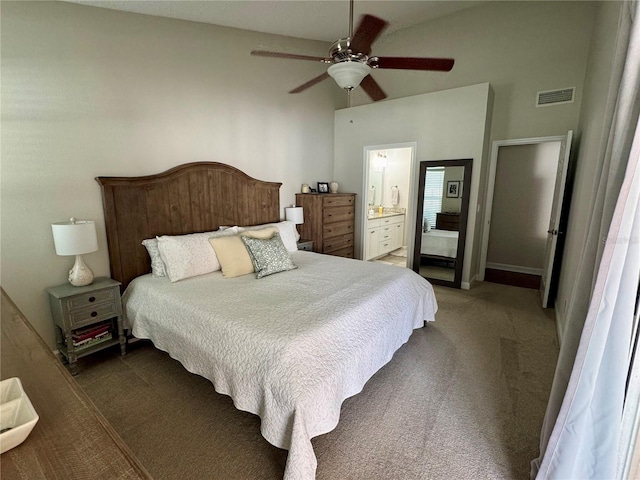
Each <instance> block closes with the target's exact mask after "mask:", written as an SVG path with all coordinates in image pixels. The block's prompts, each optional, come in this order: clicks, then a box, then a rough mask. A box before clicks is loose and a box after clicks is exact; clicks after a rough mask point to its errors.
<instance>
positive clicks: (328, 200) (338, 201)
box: [322, 195, 355, 208]
mask: <svg viewBox="0 0 640 480" xmlns="http://www.w3.org/2000/svg"><path fill="white" fill-rule="evenodd" d="M354 201H355V198H354V196H353V195H337V196H333V195H328V196H326V197H324V198H323V199H322V206H323V207H325V208H326V207H344V206H349V205H354Z"/></svg>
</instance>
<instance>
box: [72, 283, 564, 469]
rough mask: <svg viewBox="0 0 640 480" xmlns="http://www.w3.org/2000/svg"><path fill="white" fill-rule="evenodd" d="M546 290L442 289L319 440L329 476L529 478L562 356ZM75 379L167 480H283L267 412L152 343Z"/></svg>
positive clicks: (111, 354) (84, 369) (100, 361)
mask: <svg viewBox="0 0 640 480" xmlns="http://www.w3.org/2000/svg"><path fill="white" fill-rule="evenodd" d="M537 295H538V293H537V292H536V291H533V290H528V289H522V288H517V287H509V286H504V285H497V284H490V283H484V284H480V285H479V286H478V287H475V288H474V289H472V290H470V291H461V290H452V289H447V288H444V287H436V296H437V298H438V301H439V305H440V311H439V312H438V314H437V320H436V322H435V323H431V324H429V325H428V326H427V327H425V328H422V329H420V330H416V331H414V333H413V335H412V336H411V339H410V340H409V342H408V343H407V344H406V345H405V346H403V347H402V348H401V349H400V350H399V351H398V352H397V353H396V354H395V356H394V358H393V359H392V360H391V362H390V363H389V364H388V365H386V366H385V367H384V368H383V369H382V370H380V371H379V372H378V373H377V374H376V375H375V376H374V377H373V378H372V379H371V380H370V381H369V382H368V383H367V385H366V386H365V388H364V390H363V391H362V392H361V393H360V394H359V395H356V396H355V397H353V398H350V399H348V400H346V401H345V402H344V404H343V407H342V413H341V419H340V423H339V424H338V427H337V428H336V429H335V430H334V431H332V432H330V433H328V434H326V435H322V436H320V437H317V438H316V439H314V440H313V444H314V448H315V451H316V455H317V457H318V473H317V478H318V479H320V480H329V479H331V480H342V479H354V480H355V479H362V480H364V479H367V480H370V479H371V480H378V479H379V480H383V479H384V480H388V479H399V480H400V479H402V480H413V479H489V478H491V479H496V478H503V479H518V478H521V479H525V478H528V471H529V462H530V460H531V459H532V458H533V457H535V456H536V455H537V446H538V436H539V431H540V426H541V424H542V418H543V415H544V410H545V406H546V400H547V397H548V392H549V388H550V384H551V379H552V376H553V369H554V365H555V361H556V356H557V350H558V347H557V341H556V334H555V325H554V323H553V321H552V320H551V318H550V314H549V313H548V312H545V311H543V310H542V309H541V308H540V307H539V306H538V304H539V301H538V298H537ZM76 379H77V380H78V382H79V383H80V385H81V386H82V387H83V388H84V389H85V390H86V391H87V393H88V394H89V396H90V397H91V398H92V399H93V401H94V402H95V403H96V405H97V406H98V407H99V408H100V410H101V411H102V412H103V413H104V415H105V416H106V417H107V419H108V420H109V421H110V422H111V424H112V425H113V426H114V428H115V429H116V430H117V431H118V433H119V434H120V435H121V436H122V438H123V439H124V440H125V442H127V443H128V444H129V446H130V447H131V449H132V450H133V452H134V453H135V454H136V455H137V456H138V458H139V459H140V461H141V462H142V463H143V465H144V466H145V467H146V468H147V469H148V470H149V471H150V472H151V474H152V475H153V476H154V477H155V478H156V479H225V480H232V479H233V480H235V479H238V480H244V479H247V480H254V479H256V480H257V479H279V478H282V473H283V471H284V463H285V460H286V451H283V450H279V449H277V448H275V447H273V446H271V445H270V444H269V443H267V442H266V440H264V439H263V438H262V437H261V436H260V422H259V418H258V417H256V416H254V415H251V414H249V413H246V412H240V411H238V410H236V409H235V408H234V407H233V403H232V401H231V399H230V398H228V397H225V396H222V395H219V394H217V393H215V391H214V390H213V387H212V386H211V384H210V383H209V382H208V381H207V380H205V379H203V378H202V377H198V376H196V375H192V374H190V373H188V372H186V370H184V369H183V367H182V366H181V365H180V364H179V363H178V362H176V361H175V360H172V359H171V358H170V357H169V356H168V355H167V354H165V353H162V352H160V351H158V350H156V349H155V348H153V347H152V346H151V345H150V344H148V343H145V342H139V343H137V344H136V345H133V346H131V348H130V353H129V355H128V356H127V357H125V358H120V357H119V356H118V354H117V352H116V350H108V351H104V352H100V353H99V354H97V355H94V356H91V357H87V358H84V359H82V360H81V361H80V373H79V374H78V375H77V377H76Z"/></svg>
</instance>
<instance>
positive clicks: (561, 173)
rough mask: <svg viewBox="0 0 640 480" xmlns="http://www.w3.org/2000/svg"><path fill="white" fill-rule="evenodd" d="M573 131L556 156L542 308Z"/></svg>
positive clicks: (547, 297) (549, 279)
mask: <svg viewBox="0 0 640 480" xmlns="http://www.w3.org/2000/svg"><path fill="white" fill-rule="evenodd" d="M572 138H573V131H572V130H569V132H568V133H567V136H566V138H565V139H564V140H563V141H562V145H561V147H560V157H559V158H558V170H557V173H556V185H555V188H554V191H553V203H552V204H551V218H550V219H549V230H548V231H547V245H546V247H545V253H544V267H543V270H542V278H541V280H540V294H541V296H542V308H547V304H548V303H549V289H550V288H551V275H552V273H553V263H554V261H555V258H556V249H557V247H558V234H563V232H559V231H558V229H559V228H560V214H561V213H562V202H563V200H564V191H565V186H566V183H567V168H568V166H569V153H570V151H571V139H572Z"/></svg>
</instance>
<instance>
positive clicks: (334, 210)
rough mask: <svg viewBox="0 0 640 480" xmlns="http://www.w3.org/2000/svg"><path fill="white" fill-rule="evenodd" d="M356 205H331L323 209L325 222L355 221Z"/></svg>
mask: <svg viewBox="0 0 640 480" xmlns="http://www.w3.org/2000/svg"><path fill="white" fill-rule="evenodd" d="M354 216H355V207H354V206H353V205H352V206H348V207H331V208H325V209H324V210H323V211H322V221H323V223H335V222H353V218H354Z"/></svg>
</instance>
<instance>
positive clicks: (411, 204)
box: [360, 142, 418, 266]
mask: <svg viewBox="0 0 640 480" xmlns="http://www.w3.org/2000/svg"><path fill="white" fill-rule="evenodd" d="M400 148H410V149H411V163H410V165H409V172H408V173H409V192H408V197H407V198H408V199H409V201H408V202H407V211H406V212H405V217H404V218H405V235H406V239H405V243H406V244H407V266H409V259H410V258H413V256H412V255H413V247H414V245H413V244H414V238H415V237H414V234H415V232H414V229H413V228H407V224H408V219H409V218H413V217H414V216H415V211H416V199H417V194H416V188H417V186H416V185H415V182H416V179H417V176H416V173H415V170H416V168H417V161H418V160H417V151H418V142H404V143H388V144H384V145H366V146H364V147H363V149H362V156H363V163H364V175H363V176H362V194H361V195H360V199H361V200H360V203H361V208H362V210H361V212H362V215H361V217H362V223H361V226H360V231H361V232H362V235H361V239H360V258H361V259H362V260H364V259H365V251H366V249H365V242H366V235H365V234H364V233H365V232H366V231H367V211H368V210H369V205H368V204H367V192H368V190H369V152H375V151H377V150H397V149H400Z"/></svg>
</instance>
